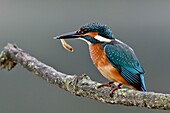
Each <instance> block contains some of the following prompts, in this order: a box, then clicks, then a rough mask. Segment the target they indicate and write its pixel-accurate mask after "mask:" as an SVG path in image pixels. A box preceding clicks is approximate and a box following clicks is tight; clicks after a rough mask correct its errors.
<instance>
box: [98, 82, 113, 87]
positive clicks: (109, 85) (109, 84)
mask: <svg viewBox="0 0 170 113" xmlns="http://www.w3.org/2000/svg"><path fill="white" fill-rule="evenodd" d="M111 84H113V82H109V83H105V84H101V85H99V86H97V88H101V87H104V86H106V87H111Z"/></svg>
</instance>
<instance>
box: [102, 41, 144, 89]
mask: <svg viewBox="0 0 170 113" xmlns="http://www.w3.org/2000/svg"><path fill="white" fill-rule="evenodd" d="M104 51H105V54H106V56H107V58H108V60H109V61H110V63H111V64H112V65H113V66H114V67H115V68H116V69H117V70H118V71H119V73H120V74H121V76H122V77H123V78H124V79H125V80H126V81H127V82H128V83H130V84H131V85H133V86H134V87H135V88H137V89H138V90H139V89H141V87H144V89H146V88H145V84H144V80H143V75H142V74H144V70H143V69H142V67H141V66H140V64H139V61H138V59H137V57H136V56H135V54H134V52H133V50H132V49H131V48H130V47H128V46H127V45H123V44H121V43H117V44H114V45H113V44H108V45H106V46H105V47H104Z"/></svg>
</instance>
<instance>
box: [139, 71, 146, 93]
mask: <svg viewBox="0 0 170 113" xmlns="http://www.w3.org/2000/svg"><path fill="white" fill-rule="evenodd" d="M140 79H141V89H140V90H141V91H146V86H145V80H144V76H143V74H140Z"/></svg>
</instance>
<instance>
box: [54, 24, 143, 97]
mask: <svg viewBox="0 0 170 113" xmlns="http://www.w3.org/2000/svg"><path fill="white" fill-rule="evenodd" d="M71 38H74V39H81V40H84V41H85V42H87V44H88V45H89V52H90V56H91V59H92V61H93V63H94V65H95V66H96V67H97V69H98V70H99V71H100V73H101V74H102V75H103V76H104V77H105V78H107V79H108V80H109V81H110V82H108V83H105V84H101V85H99V86H98V88H101V87H103V86H107V87H111V88H112V89H111V91H110V95H112V94H113V92H114V91H115V90H117V89H120V88H121V87H122V85H124V86H127V87H129V88H131V89H134V90H138V91H146V86H145V82H144V76H143V74H144V73H145V72H144V69H143V68H142V67H141V65H140V62H139V60H138V58H137V57H136V55H135V53H134V51H133V49H132V48H131V47H130V46H128V45H127V44H125V43H123V42H122V41H120V40H118V39H116V38H115V36H114V35H113V33H112V31H111V29H110V28H109V27H108V26H107V25H105V24H101V23H89V24H86V25H83V26H82V27H80V28H79V29H78V30H76V31H73V32H69V33H66V34H62V35H59V36H56V37H55V39H71ZM112 84H114V87H113V85H112Z"/></svg>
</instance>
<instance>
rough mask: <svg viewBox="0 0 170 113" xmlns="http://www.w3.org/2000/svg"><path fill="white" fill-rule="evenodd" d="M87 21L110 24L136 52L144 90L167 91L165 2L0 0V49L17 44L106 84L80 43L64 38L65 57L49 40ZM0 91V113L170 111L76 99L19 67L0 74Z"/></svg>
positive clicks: (168, 8) (168, 9)
mask: <svg viewBox="0 0 170 113" xmlns="http://www.w3.org/2000/svg"><path fill="white" fill-rule="evenodd" d="M89 22H101V23H105V24H107V25H109V26H110V28H111V29H112V30H113V33H114V34H115V36H116V37H117V38H118V39H120V40H122V41H124V42H125V43H127V44H128V45H130V46H131V47H132V48H133V49H134V50H135V52H136V54H137V56H138V58H139V60H140V62H141V65H142V66H143V67H144V69H145V71H146V74H145V81H146V86H147V89H148V91H154V92H162V93H170V89H169V86H170V83H169V80H170V74H169V72H170V61H169V58H170V1H169V0H98V1H97V0H89V1H88V0H86V1H85V0H84V1H82V0H81V1H78V0H72V1H71V0H70V1H66V0H60V1H59V0H48V1H47V0H0V49H1V50H2V49H3V47H4V46H5V45H6V44H7V43H8V42H11V43H16V44H17V45H18V46H19V47H21V48H22V49H24V50H25V51H27V52H28V53H30V54H31V55H32V56H35V57H36V58H38V59H39V60H40V61H43V62H44V63H46V64H48V65H50V66H53V67H54V68H56V69H58V70H59V71H62V72H65V73H69V74H83V73H86V74H87V75H89V76H90V77H91V78H92V79H93V80H96V81H99V82H102V83H103V82H107V80H106V79H105V78H104V77H102V75H101V74H100V73H99V72H98V71H97V69H96V68H95V67H94V66H93V63H92V62H91V59H90V57H89V52H88V46H87V44H86V43H85V42H83V41H80V40H69V41H68V43H69V44H71V45H72V46H73V48H74V50H75V52H74V53H69V52H67V51H66V50H65V49H64V48H63V47H62V45H61V43H60V41H56V40H53V39H52V37H54V36H56V35H59V34H62V33H66V32H69V31H73V30H76V29H78V28H79V27H80V26H81V25H83V24H86V23H89ZM0 90H1V92H0V112H1V113H95V112H97V113H113V112H114V113H123V112H126V113H136V112H138V113H144V112H145V113H160V112H164V113H169V111H160V110H149V109H146V108H137V107H126V106H121V105H109V104H104V103H101V102H98V101H94V100H90V99H87V98H81V97H77V96H74V95H72V94H70V93H68V92H66V91H64V90H62V89H60V88H58V87H56V86H54V85H50V84H49V83H47V82H46V81H44V80H42V79H41V78H39V77H37V76H35V75H32V74H31V73H30V72H28V71H27V70H25V69H24V68H22V67H21V66H20V65H18V66H17V67H16V68H14V69H13V70H12V71H10V72H8V71H6V70H1V71H0Z"/></svg>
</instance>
